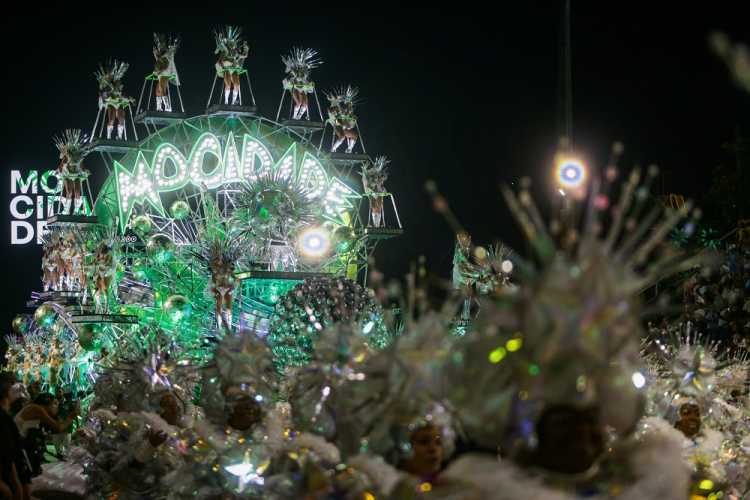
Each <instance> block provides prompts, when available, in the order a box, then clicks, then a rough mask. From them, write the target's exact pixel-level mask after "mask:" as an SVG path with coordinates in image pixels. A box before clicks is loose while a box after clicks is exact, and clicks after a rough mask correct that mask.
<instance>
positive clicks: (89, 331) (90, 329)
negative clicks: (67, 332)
mask: <svg viewBox="0 0 750 500" xmlns="http://www.w3.org/2000/svg"><path fill="white" fill-rule="evenodd" d="M76 334H77V336H78V345H80V346H81V348H83V349H84V350H86V351H98V350H99V349H101V348H102V346H103V345H104V335H103V334H102V332H101V331H99V329H98V328H95V327H94V325H93V324H90V323H89V324H85V325H82V326H81V327H80V328H79V329H78V331H77V332H76Z"/></svg>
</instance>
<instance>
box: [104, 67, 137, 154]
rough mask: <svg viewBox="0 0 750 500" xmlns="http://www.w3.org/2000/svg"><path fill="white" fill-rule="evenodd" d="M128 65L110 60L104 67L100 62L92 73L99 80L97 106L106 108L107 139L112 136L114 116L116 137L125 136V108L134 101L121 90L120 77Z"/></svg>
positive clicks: (122, 137) (121, 137) (120, 138)
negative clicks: (97, 69)
mask: <svg viewBox="0 0 750 500" xmlns="http://www.w3.org/2000/svg"><path fill="white" fill-rule="evenodd" d="M128 66H129V65H128V63H126V62H120V63H118V62H117V61H114V62H112V61H110V62H109V63H108V64H107V67H106V69H105V68H104V67H103V66H102V65H101V64H100V65H99V71H98V72H96V73H94V75H96V80H97V81H98V82H99V108H100V109H106V110H107V117H108V122H107V139H111V138H112V130H113V129H114V127H115V118H117V139H118V140H122V139H124V138H125V136H124V134H125V108H126V107H128V106H129V105H130V104H133V103H135V99H134V98H132V97H130V96H128V95H127V94H125V93H123V91H122V77H123V76H124V75H125V71H127V69H128Z"/></svg>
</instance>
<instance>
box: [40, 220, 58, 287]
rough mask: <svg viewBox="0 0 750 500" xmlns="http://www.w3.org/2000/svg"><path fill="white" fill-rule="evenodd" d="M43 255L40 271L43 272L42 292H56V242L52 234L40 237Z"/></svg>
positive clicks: (43, 234) (46, 233) (56, 239)
mask: <svg viewBox="0 0 750 500" xmlns="http://www.w3.org/2000/svg"><path fill="white" fill-rule="evenodd" d="M41 239H42V245H43V248H44V250H43V253H42V269H43V270H44V291H45V292H48V291H50V290H55V291H56V290H57V281H58V265H59V259H58V241H59V239H58V238H57V235H56V234H55V233H53V232H44V233H42V235H41Z"/></svg>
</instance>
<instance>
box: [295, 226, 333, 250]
mask: <svg viewBox="0 0 750 500" xmlns="http://www.w3.org/2000/svg"><path fill="white" fill-rule="evenodd" d="M299 247H300V251H301V252H302V254H303V255H306V256H307V257H320V256H321V255H324V254H325V253H326V252H328V249H329V248H330V247H331V241H330V240H329V239H328V233H327V232H326V231H324V230H322V229H320V228H310V229H308V230H307V231H305V232H303V233H302V234H301V235H300V239H299Z"/></svg>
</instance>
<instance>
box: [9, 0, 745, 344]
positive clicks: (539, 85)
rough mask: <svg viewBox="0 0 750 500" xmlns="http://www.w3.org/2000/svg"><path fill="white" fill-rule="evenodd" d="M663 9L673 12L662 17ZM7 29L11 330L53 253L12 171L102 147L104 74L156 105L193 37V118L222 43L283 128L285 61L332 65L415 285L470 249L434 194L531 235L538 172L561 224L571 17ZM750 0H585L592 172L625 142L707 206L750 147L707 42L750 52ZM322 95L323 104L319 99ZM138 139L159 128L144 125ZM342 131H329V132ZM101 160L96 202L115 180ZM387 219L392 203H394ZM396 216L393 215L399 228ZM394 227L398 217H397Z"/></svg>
mask: <svg viewBox="0 0 750 500" xmlns="http://www.w3.org/2000/svg"><path fill="white" fill-rule="evenodd" d="M653 3H654V4H656V2H653ZM14 8H19V9H20V11H16V12H15V13H14V14H13V17H12V18H11V17H8V16H5V17H4V19H3V21H2V37H3V43H2V47H3V48H4V50H3V57H2V68H3V77H2V80H1V81H2V86H3V88H2V110H3V112H2V116H3V123H2V128H3V131H2V138H3V139H2V145H3V147H2V160H1V163H0V164H1V165H2V168H3V169H4V171H5V172H6V174H4V179H5V180H4V181H3V182H2V186H3V187H2V189H1V190H0V192H2V195H0V196H2V197H3V199H2V206H3V207H6V208H5V210H4V211H3V215H2V216H0V252H1V253H0V257H2V259H0V261H1V262H2V268H1V269H2V276H3V280H2V282H3V286H2V289H1V290H2V291H1V292H0V293H1V294H2V307H1V308H0V325H5V326H4V328H6V329H7V330H6V331H10V323H11V320H12V318H13V317H14V316H15V314H17V313H19V312H31V311H30V310H29V309H27V308H26V307H25V301H26V299H27V298H28V296H29V293H30V292H31V291H32V290H38V289H39V288H40V271H39V269H40V258H41V248H40V246H37V245H31V244H29V245H23V246H11V245H10V220H11V216H10V213H9V212H8V211H7V207H8V204H9V202H10V194H9V193H10V170H12V169H20V170H23V171H26V170H29V169H36V170H39V171H40V173H41V172H44V171H46V170H48V169H53V168H55V167H56V166H57V164H58V161H59V160H58V153H57V150H56V149H55V146H54V143H53V140H52V137H53V136H54V135H56V134H60V133H61V132H62V131H63V130H64V129H65V128H74V127H78V128H81V129H83V130H84V132H86V133H90V131H91V128H92V127H93V123H94V119H95V117H96V112H97V88H98V86H97V82H96V80H95V78H94V75H93V73H94V71H95V70H96V69H97V67H98V64H99V63H104V62H105V61H106V60H107V59H109V58H117V59H120V60H126V61H128V62H129V63H130V69H129V70H128V72H127V74H126V75H125V78H124V80H123V81H124V84H125V92H126V93H128V94H130V95H133V96H134V97H136V98H137V97H138V95H139V94H140V91H141V86H142V83H143V78H144V77H145V76H146V75H147V74H149V73H150V72H151V71H152V69H153V57H152V55H151V47H152V33H153V32H154V31H158V32H163V33H166V32H170V31H171V32H172V33H173V34H175V33H177V32H180V33H181V34H182V37H183V44H182V46H181V48H180V50H179V52H178V54H177V57H176V63H177V68H178V71H179V73H180V78H181V80H182V87H181V90H182V96H183V100H184V102H185V105H186V108H187V109H186V111H187V113H188V116H195V115H199V114H202V113H203V112H204V109H205V103H206V101H207V99H208V94H209V91H210V88H211V84H212V78H213V77H214V76H213V75H214V73H213V64H214V62H215V56H214V47H215V45H214V40H213V36H212V30H213V29H214V28H217V27H218V26H220V25H223V24H234V25H238V26H242V27H243V28H244V34H245V37H246V39H247V40H248V42H249V45H250V56H249V58H248V60H247V62H246V65H245V67H246V68H248V70H249V72H250V73H249V74H250V78H251V80H252V84H253V90H254V93H255V97H256V100H257V102H258V107H259V112H260V114H262V115H263V116H265V117H268V118H271V119H273V118H274V117H275V114H276V109H277V107H278V104H279V99H280V97H281V92H282V89H281V80H282V78H283V77H284V67H283V65H282V62H281V59H280V55H281V54H287V53H288V52H289V50H290V49H291V48H292V47H294V46H301V47H311V48H314V49H316V50H317V51H318V53H319V56H320V57H321V58H322V59H323V66H322V67H320V68H318V69H317V70H315V71H314V72H313V78H314V80H315V81H316V83H317V85H318V88H319V89H328V88H330V87H331V86H332V85H334V84H338V83H347V82H351V83H352V84H354V85H356V86H358V87H359V88H360V91H361V96H362V98H363V100H364V103H363V104H362V105H361V106H359V107H358V108H357V115H358V117H359V124H360V130H361V133H362V138H363V139H364V142H365V146H366V148H367V152H368V153H369V154H370V155H371V156H373V157H374V156H379V155H386V156H388V157H389V158H391V159H392V161H393V164H392V165H393V166H392V169H391V173H390V175H389V179H388V182H387V188H388V190H389V191H391V192H393V193H394V196H395V200H396V203H397V206H398V209H399V213H400V216H401V221H402V223H403V225H404V228H405V231H406V233H405V235H404V236H403V237H401V238H399V239H394V240H389V241H387V242H384V243H382V244H381V246H380V247H379V248H378V250H377V251H376V257H377V266H378V267H379V268H380V269H381V270H382V271H383V272H384V273H385V274H386V275H387V276H391V277H395V278H403V276H404V275H405V274H406V273H408V272H409V267H410V265H411V263H412V262H413V261H414V260H416V259H417V258H418V257H419V256H425V258H426V266H427V269H428V271H430V272H431V273H433V274H435V275H438V276H443V277H445V278H446V279H448V278H449V277H450V268H451V258H452V254H453V245H454V234H453V232H452V231H451V229H450V228H449V226H448V225H447V223H446V222H445V220H444V219H443V217H442V216H441V215H439V214H437V213H436V212H435V211H434V210H433V209H432V206H431V202H430V198H429V196H428V195H427V194H426V192H425V190H424V182H425V181H426V180H428V179H434V180H435V181H436V182H437V185H438V188H439V190H440V191H441V193H442V194H443V195H444V196H445V197H446V199H447V200H448V201H449V203H450V205H451V207H452V208H453V210H454V212H455V214H456V216H457V218H458V220H459V221H460V222H461V223H462V224H463V226H464V227H465V228H466V229H467V230H468V231H469V232H470V233H471V234H472V236H473V241H474V242H475V243H480V244H484V243H491V242H493V241H494V240H495V239H496V238H498V237H499V238H502V239H503V240H505V241H507V242H509V243H511V244H517V243H518V241H519V235H518V232H517V230H516V228H515V223H514V222H513V221H512V220H511V219H510V217H509V213H508V211H507V210H506V209H505V206H504V202H503V201H502V200H501V198H500V195H499V190H498V186H499V184H500V183H502V182H508V183H511V182H517V180H518V179H519V178H520V177H522V176H529V177H530V178H531V179H532V180H533V182H534V191H535V193H536V194H537V197H538V198H539V200H540V204H541V205H542V207H543V209H544V210H546V212H545V213H549V212H550V210H552V208H553V207H552V206H551V205H550V203H551V202H550V201H549V199H550V193H551V192H552V191H553V189H552V167H553V164H552V160H553V156H554V153H555V149H556V145H557V137H556V112H557V75H558V44H559V35H560V2H559V1H555V0H551V1H544V2H542V1H540V2H529V1H502V2H486V3H479V2H462V3H458V2H431V3H429V4H418V3H413V2H401V3H398V4H390V3H384V2H377V3H375V2H371V3H367V2H364V3H360V2H348V3H336V2H317V3H312V2H308V3H300V4H296V3H290V2H264V3H262V4H261V3H258V2H205V3H203V4H190V3H187V2H158V3H157V2H151V3H146V2H110V3H104V2H96V3H94V2H77V3H74V2H59V3H55V4H54V5H53V6H47V5H42V4H39V3H31V2H26V3H20V4H15V5H14ZM749 19H750V3H748V2H747V1H746V0H745V1H735V2H715V3H714V2H710V3H709V2H702V3H699V4H698V6H697V7H688V6H687V5H686V4H685V3H682V2H662V3H661V4H660V5H659V4H657V5H653V4H652V3H646V2H638V1H635V2H634V1H628V2H586V3H583V2H577V1H576V0H573V1H572V12H571V23H572V43H571V47H572V82H573V85H572V90H573V136H574V145H575V146H576V148H577V150H578V151H579V152H580V153H581V154H582V156H583V157H584V158H585V159H586V160H587V161H588V162H589V164H590V165H591V166H592V168H593V169H596V168H597V167H601V166H602V165H603V164H604V163H605V162H606V159H607V157H608V153H609V150H610V148H611V145H612V143H613V142H614V141H621V142H623V143H624V145H625V154H624V156H623V158H622V161H621V162H620V164H621V166H623V167H625V168H629V167H632V166H634V165H636V164H640V165H643V166H646V165H650V164H652V163H653V164H657V165H659V166H660V167H661V168H662V170H663V171H664V172H665V175H664V176H663V177H662V181H663V182H662V183H661V185H660V186H659V187H658V188H657V193H656V194H659V193H658V192H664V193H679V194H683V195H685V197H686V198H694V199H696V200H698V201H699V202H700V200H701V196H702V194H703V193H704V191H705V190H707V186H708V185H709V184H710V173H711V169H712V168H713V167H714V166H716V165H717V164H719V163H722V162H726V161H732V159H731V157H729V158H727V157H726V156H725V154H724V153H723V152H722V151H721V145H722V144H723V143H725V142H728V141H732V140H733V139H734V134H735V127H736V126H740V130H741V131H743V132H744V133H745V135H750V95H749V94H747V93H746V92H744V91H742V90H740V89H739V88H738V87H736V86H735V85H734V84H733V82H732V79H731V78H730V76H729V73H728V70H727V68H726V66H725V65H724V64H723V63H722V62H721V61H719V60H717V59H716V58H715V57H714V56H713V55H712V53H711V52H710V50H709V49H708V46H707V43H706V37H707V35H708V33H709V32H711V31H712V30H721V31H724V32H726V33H727V34H728V35H729V36H730V37H731V39H732V40H733V41H739V42H744V43H750V38H748V37H749V36H750V35H749V34H748V31H747V30H748V27H749V26H750V24H748V20H749ZM320 97H321V98H322V99H323V96H322V95H321V96H320ZM139 133H144V131H143V130H139ZM329 133H330V131H329ZM91 158H92V160H90V161H89V162H88V163H87V168H89V169H90V170H91V171H92V172H93V177H92V189H95V193H96V192H97V191H98V187H99V186H100V185H101V183H102V182H103V181H104V178H105V176H106V175H105V171H104V167H103V165H101V164H100V163H99V160H98V158H94V157H93V155H92V157H91ZM386 210H388V207H387V208H386ZM388 215H389V212H387V216H388ZM392 220H393V218H392V215H390V219H389V221H392Z"/></svg>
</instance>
